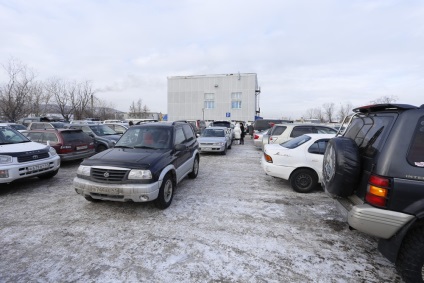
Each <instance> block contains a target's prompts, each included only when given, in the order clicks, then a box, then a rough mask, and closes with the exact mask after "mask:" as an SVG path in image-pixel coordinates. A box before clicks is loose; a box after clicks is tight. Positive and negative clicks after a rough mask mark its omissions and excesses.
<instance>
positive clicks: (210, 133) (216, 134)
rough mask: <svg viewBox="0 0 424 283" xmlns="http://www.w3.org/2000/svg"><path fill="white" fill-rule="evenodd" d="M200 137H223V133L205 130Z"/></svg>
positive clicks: (215, 130)
mask: <svg viewBox="0 0 424 283" xmlns="http://www.w3.org/2000/svg"><path fill="white" fill-rule="evenodd" d="M201 137H225V131H224V130H222V129H205V130H204V131H203V133H202V135H201Z"/></svg>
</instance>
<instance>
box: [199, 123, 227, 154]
mask: <svg viewBox="0 0 424 283" xmlns="http://www.w3.org/2000/svg"><path fill="white" fill-rule="evenodd" d="M197 141H198V142H199V152H201V153H204V152H217V153H221V154H223V155H225V154H227V149H231V144H232V140H231V136H230V133H229V132H228V128H226V127H208V128H206V129H205V130H203V133H202V134H201V135H200V137H198V138H197Z"/></svg>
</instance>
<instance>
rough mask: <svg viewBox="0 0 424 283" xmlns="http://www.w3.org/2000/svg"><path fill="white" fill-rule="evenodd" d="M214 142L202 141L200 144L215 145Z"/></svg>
mask: <svg viewBox="0 0 424 283" xmlns="http://www.w3.org/2000/svg"><path fill="white" fill-rule="evenodd" d="M213 144H214V143H212V142H202V143H201V144H200V145H213Z"/></svg>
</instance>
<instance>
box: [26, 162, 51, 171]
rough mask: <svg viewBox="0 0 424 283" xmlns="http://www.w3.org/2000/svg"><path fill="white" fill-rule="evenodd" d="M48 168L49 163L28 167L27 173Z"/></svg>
mask: <svg viewBox="0 0 424 283" xmlns="http://www.w3.org/2000/svg"><path fill="white" fill-rule="evenodd" d="M49 166H50V165H49V163H45V164H38V165H32V166H28V167H27V172H33V171H39V170H42V169H46V168H49Z"/></svg>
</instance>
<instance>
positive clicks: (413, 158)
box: [407, 117, 424, 167]
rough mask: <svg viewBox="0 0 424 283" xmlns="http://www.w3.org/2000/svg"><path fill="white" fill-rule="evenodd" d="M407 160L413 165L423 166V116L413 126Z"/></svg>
mask: <svg viewBox="0 0 424 283" xmlns="http://www.w3.org/2000/svg"><path fill="white" fill-rule="evenodd" d="M407 160H408V162H409V163H410V164H411V165H413V166H417V167H424V117H422V118H421V119H420V120H419V121H418V124H417V126H416V128H415V133H414V137H413V138H412V142H411V146H410V148H409V151H408V155H407Z"/></svg>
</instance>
